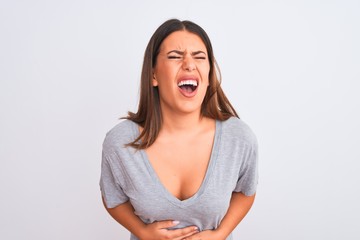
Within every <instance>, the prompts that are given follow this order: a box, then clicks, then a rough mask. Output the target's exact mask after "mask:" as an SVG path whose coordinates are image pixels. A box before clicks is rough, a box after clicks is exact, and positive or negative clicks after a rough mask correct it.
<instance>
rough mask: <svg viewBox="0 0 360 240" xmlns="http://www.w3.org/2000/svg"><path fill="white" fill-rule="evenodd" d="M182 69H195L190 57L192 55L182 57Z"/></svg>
mask: <svg viewBox="0 0 360 240" xmlns="http://www.w3.org/2000/svg"><path fill="white" fill-rule="evenodd" d="M183 69H184V70H186V71H189V72H191V71H193V70H195V69H196V64H195V62H194V59H193V58H192V56H186V57H184V62H183Z"/></svg>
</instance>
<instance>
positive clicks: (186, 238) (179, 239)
mask: <svg viewBox="0 0 360 240" xmlns="http://www.w3.org/2000/svg"><path fill="white" fill-rule="evenodd" d="M198 233H199V230H194V231H193V232H189V233H188V234H185V235H183V236H181V237H179V238H176V239H175V240H188V239H190V240H191V239H193V238H192V237H196V235H197V234H198ZM195 239H196V238H195Z"/></svg>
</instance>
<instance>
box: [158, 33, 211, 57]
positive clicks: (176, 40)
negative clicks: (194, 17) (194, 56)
mask: <svg viewBox="0 0 360 240" xmlns="http://www.w3.org/2000/svg"><path fill="white" fill-rule="evenodd" d="M171 50H181V51H185V50H188V51H199V50H201V51H204V52H206V46H205V44H204V42H203V41H202V39H201V38H200V37H199V36H198V35H196V34H194V33H191V32H188V31H176V32H173V33H171V34H170V35H169V36H167V37H166V38H165V39H164V41H163V42H162V43H161V46H160V51H171Z"/></svg>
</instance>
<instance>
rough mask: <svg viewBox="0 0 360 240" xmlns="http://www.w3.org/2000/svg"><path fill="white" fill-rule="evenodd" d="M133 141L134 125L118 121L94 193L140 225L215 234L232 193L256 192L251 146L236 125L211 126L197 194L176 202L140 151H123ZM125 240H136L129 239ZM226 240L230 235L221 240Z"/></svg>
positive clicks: (244, 128)
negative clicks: (126, 209) (171, 223)
mask: <svg viewBox="0 0 360 240" xmlns="http://www.w3.org/2000/svg"><path fill="white" fill-rule="evenodd" d="M138 135H139V130H138V125H137V124H136V123H134V122H132V121H130V120H124V121H122V122H120V123H119V124H117V125H116V126H115V127H114V128H113V129H111V130H110V131H109V132H108V133H107V135H106V137H105V140H104V143H103V157H102V169H101V179H100V188H101V191H102V195H103V197H104V200H105V203H106V205H107V207H109V208H113V207H116V206H118V205H120V204H122V203H124V202H127V201H130V203H131V204H132V206H133V207H134V209H135V214H136V215H137V216H138V217H139V218H140V219H141V220H142V221H143V222H144V223H152V222H155V221H161V220H176V221H179V222H180V223H179V225H177V226H176V228H182V227H186V226H197V227H198V228H199V230H200V231H202V230H207V229H216V228H217V227H218V226H219V224H220V222H221V220H222V219H223V217H224V216H225V214H226V212H227V210H228V207H229V203H230V199H231V195H232V193H233V192H242V193H243V194H245V195H248V196H250V195H253V194H255V191H256V186H257V179H258V173H257V141H256V137H255V135H254V133H253V132H252V131H251V129H250V128H249V127H248V125H247V124H245V123H244V122H243V121H242V120H240V119H238V118H235V117H232V118H229V119H228V120H226V121H218V120H217V121H216V129H215V135H214V143H213V146H212V150H211V156H210V160H209V163H208V166H207V170H206V173H205V176H204V179H203V182H202V183H201V185H200V187H199V189H198V191H197V192H196V193H195V194H194V195H193V196H191V197H190V198H188V199H185V200H180V199H178V198H176V197H175V196H174V195H173V194H172V193H170V192H169V191H168V190H167V189H166V188H165V186H164V185H163V184H162V183H161V181H160V179H159V177H158V175H157V174H156V172H155V170H154V168H153V167H152V165H151V163H150V161H149V159H148V157H147V154H146V152H145V150H136V149H135V148H132V147H126V146H125V144H127V143H129V142H132V141H133V140H135V139H136V138H137V137H138ZM130 239H131V240H137V238H136V237H135V236H134V235H131V238H130ZM230 239H232V237H231V235H230V236H229V237H228V238H227V240H230Z"/></svg>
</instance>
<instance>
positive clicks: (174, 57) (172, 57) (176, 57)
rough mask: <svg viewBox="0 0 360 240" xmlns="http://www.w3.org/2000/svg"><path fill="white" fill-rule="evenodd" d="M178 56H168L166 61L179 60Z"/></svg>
mask: <svg viewBox="0 0 360 240" xmlns="http://www.w3.org/2000/svg"><path fill="white" fill-rule="evenodd" d="M180 58H181V57H180V56H168V59H180Z"/></svg>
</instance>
